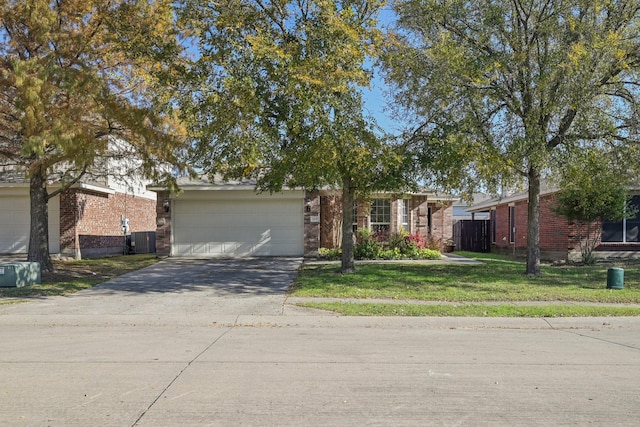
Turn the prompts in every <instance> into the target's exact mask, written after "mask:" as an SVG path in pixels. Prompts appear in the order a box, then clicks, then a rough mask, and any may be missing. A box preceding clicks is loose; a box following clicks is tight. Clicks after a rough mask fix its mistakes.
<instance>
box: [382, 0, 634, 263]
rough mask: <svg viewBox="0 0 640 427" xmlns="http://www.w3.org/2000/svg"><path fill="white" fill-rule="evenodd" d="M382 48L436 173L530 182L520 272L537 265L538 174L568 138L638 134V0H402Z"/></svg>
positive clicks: (458, 182) (606, 140) (604, 139)
mask: <svg viewBox="0 0 640 427" xmlns="http://www.w3.org/2000/svg"><path fill="white" fill-rule="evenodd" d="M394 8H395V11H396V12H397V14H398V17H399V20H398V23H399V28H400V31H399V32H398V33H397V34H398V35H397V36H396V39H395V41H396V42H397V43H394V44H393V47H392V48H391V49H390V50H389V56H388V57H387V59H388V61H387V65H388V70H389V74H388V77H389V81H390V82H393V83H394V84H395V86H396V88H397V92H396V102H397V104H398V105H400V106H401V107H404V108H405V111H407V112H408V113H409V114H410V115H411V116H413V117H414V118H415V120H416V121H417V122H416V123H417V124H416V126H415V127H414V129H413V131H412V133H411V134H410V136H409V138H408V141H409V144H410V145H412V147H413V149H414V150H415V152H416V157H417V160H418V161H419V162H420V163H421V164H422V165H423V166H424V167H425V168H426V169H428V170H429V171H430V175H429V176H430V177H432V178H434V179H435V180H436V181H439V182H441V183H447V184H449V185H451V186H458V187H463V189H465V190H469V189H470V188H471V187H473V186H475V185H482V184H484V185H485V186H487V187H489V188H494V189H496V188H497V187H498V186H503V187H508V186H509V185H513V184H514V182H516V181H519V180H521V181H522V182H525V183H526V185H528V196H529V207H528V219H529V221H528V231H527V268H526V273H528V274H533V275H537V274H539V273H540V249H539V223H540V183H541V179H543V178H544V176H545V174H551V173H553V171H554V170H558V168H562V161H561V159H564V158H566V157H565V156H564V155H563V153H564V152H565V151H566V150H574V149H580V147H587V146H591V147H596V148H597V147H601V148H607V149H612V148H615V147H620V146H629V144H630V143H636V142H638V134H637V130H638V123H639V121H638V120H639V119H640V116H639V114H638V112H639V110H638V103H637V100H638V88H639V85H638V81H639V77H640V76H639V75H638V66H639V65H640V1H636V0H628V1H615V0H527V1H525V0H495V1H478V2H474V1H464V0H398V1H396V3H395V6H394Z"/></svg>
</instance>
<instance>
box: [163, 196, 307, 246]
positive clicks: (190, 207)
mask: <svg viewBox="0 0 640 427" xmlns="http://www.w3.org/2000/svg"><path fill="white" fill-rule="evenodd" d="M302 205H303V203H302V200H301V199H291V198H288V199H278V198H267V197H254V198H251V199H249V200H238V199H216V198H212V199H211V200H180V199H178V200H176V201H175V203H174V208H173V211H174V219H173V226H174V231H173V233H174V244H173V254H174V255H190V256H277V255H302V252H303V247H302V232H303V225H304V224H303V213H302Z"/></svg>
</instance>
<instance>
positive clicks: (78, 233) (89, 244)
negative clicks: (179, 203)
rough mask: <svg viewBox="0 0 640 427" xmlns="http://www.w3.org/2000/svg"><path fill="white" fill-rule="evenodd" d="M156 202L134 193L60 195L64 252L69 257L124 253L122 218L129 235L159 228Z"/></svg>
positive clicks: (77, 191) (71, 191)
mask: <svg viewBox="0 0 640 427" xmlns="http://www.w3.org/2000/svg"><path fill="white" fill-rule="evenodd" d="M155 204H156V202H155V201H154V200H151V199H148V198H144V197H139V196H133V195H130V194H123V193H114V194H105V193H101V192H95V191H88V190H86V189H69V190H67V191H65V192H63V193H62V194H61V196H60V249H61V252H62V253H63V254H65V255H69V256H73V257H76V258H80V257H91V256H100V255H109V254H117V253H122V252H123V251H124V235H123V233H122V228H121V216H122V215H124V216H125V217H126V218H129V232H135V231H153V230H155V228H156V219H155V209H154V207H155Z"/></svg>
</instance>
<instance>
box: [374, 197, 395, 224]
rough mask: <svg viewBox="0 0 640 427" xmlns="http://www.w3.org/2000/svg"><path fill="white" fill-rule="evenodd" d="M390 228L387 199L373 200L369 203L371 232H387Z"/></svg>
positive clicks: (388, 202)
mask: <svg viewBox="0 0 640 427" xmlns="http://www.w3.org/2000/svg"><path fill="white" fill-rule="evenodd" d="M390 226H391V201H390V200H389V199H373V200H372V202H371V229H372V230H373V231H389V228H390Z"/></svg>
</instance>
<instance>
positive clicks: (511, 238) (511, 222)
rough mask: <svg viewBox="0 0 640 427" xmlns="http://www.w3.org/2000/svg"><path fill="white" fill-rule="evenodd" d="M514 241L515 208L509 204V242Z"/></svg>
mask: <svg viewBox="0 0 640 427" xmlns="http://www.w3.org/2000/svg"><path fill="white" fill-rule="evenodd" d="M515 242H516V208H515V207H514V206H509V243H515Z"/></svg>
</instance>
